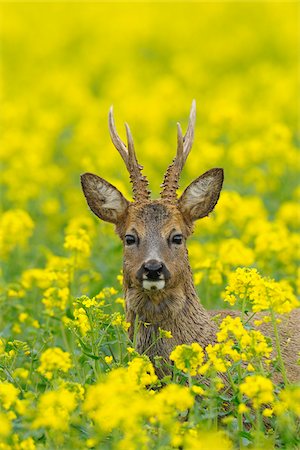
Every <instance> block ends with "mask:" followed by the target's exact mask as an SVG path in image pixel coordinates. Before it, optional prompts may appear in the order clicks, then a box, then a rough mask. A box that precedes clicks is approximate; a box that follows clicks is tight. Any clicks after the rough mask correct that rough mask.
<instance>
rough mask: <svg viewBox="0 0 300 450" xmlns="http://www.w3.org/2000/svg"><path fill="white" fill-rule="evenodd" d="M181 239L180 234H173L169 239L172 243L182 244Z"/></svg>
mask: <svg viewBox="0 0 300 450" xmlns="http://www.w3.org/2000/svg"><path fill="white" fill-rule="evenodd" d="M182 241H183V236H182V234H175V235H174V236H173V237H172V239H171V242H172V244H177V245H180V244H182Z"/></svg>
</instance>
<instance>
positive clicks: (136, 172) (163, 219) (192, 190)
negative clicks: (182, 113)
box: [81, 103, 223, 293]
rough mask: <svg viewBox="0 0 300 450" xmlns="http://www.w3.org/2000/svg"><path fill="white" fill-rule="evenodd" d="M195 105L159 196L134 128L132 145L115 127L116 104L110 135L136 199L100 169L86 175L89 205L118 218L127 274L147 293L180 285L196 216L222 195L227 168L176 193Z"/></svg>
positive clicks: (128, 282) (127, 279) (107, 216)
mask: <svg viewBox="0 0 300 450" xmlns="http://www.w3.org/2000/svg"><path fill="white" fill-rule="evenodd" d="M194 108H195V105H194V103H193V106H192V111H191V116H190V122H189V127H188V131H187V133H186V135H185V137H184V138H183V137H182V133H181V128H180V126H178V148H177V156H176V158H175V160H174V161H173V163H172V164H171V165H170V166H169V168H168V170H167V172H166V175H165V178H164V183H163V191H162V194H161V199H160V200H150V198H149V192H148V190H147V185H148V182H147V180H146V178H145V177H144V176H143V175H142V174H141V166H139V165H138V163H137V160H136V156H135V152H134V148H133V141H132V137H131V134H130V131H129V128H128V126H126V131H127V139H128V148H127V147H126V146H125V144H124V143H123V142H122V141H121V140H120V138H119V137H118V135H117V133H116V130H115V127H114V122H113V116H112V110H111V111H110V117H109V119H110V120H109V124H110V132H111V137H112V140H113V142H114V144H115V146H116V147H117V149H118V150H119V152H120V154H121V156H122V158H123V160H124V161H125V164H126V166H127V168H128V170H129V172H130V178H131V180H132V182H133V193H134V199H135V201H134V202H129V201H128V200H126V199H125V197H124V196H123V195H122V194H121V192H120V191H118V189H116V188H115V187H114V186H113V185H111V184H110V183H108V182H107V181H106V180H104V179H103V178H100V177H98V176H97V175H93V174H90V173H86V174H84V175H82V176H81V183H82V188H83V192H84V195H85V197H86V200H87V203H88V205H89V207H90V208H91V210H92V211H93V212H94V213H95V214H96V215H97V216H98V217H99V218H100V219H102V220H105V221H108V222H112V223H114V224H115V225H116V232H117V233H118V235H119V236H120V238H121V239H122V241H123V245H124V280H125V282H126V286H128V287H129V288H130V287H134V288H135V289H138V290H146V291H147V292H148V293H151V292H153V293H154V292H157V291H160V290H167V289H174V288H176V286H177V285H178V284H179V283H181V282H182V279H183V278H184V274H185V271H186V270H187V268H188V259H187V249H186V239H187V238H188V236H189V235H190V234H191V232H192V228H193V222H194V221H195V220H197V219H200V218H202V217H205V216H207V215H208V214H209V213H210V212H211V211H212V210H213V208H214V206H215V205H216V203H217V201H218V198H219V195H220V191H221V188H222V183H223V170H222V169H211V170H209V171H208V172H205V173H204V174H203V175H201V176H200V177H199V178H197V179H196V180H195V181H193V182H192V183H191V184H190V185H189V186H188V187H187V189H186V190H185V191H184V193H183V194H182V196H181V197H180V198H179V199H177V197H176V189H177V187H178V177H179V174H180V171H181V169H182V167H183V164H184V162H185V160H186V158H187V155H188V152H189V151H190V147H191V140H192V137H193V128H194V116H195V111H194Z"/></svg>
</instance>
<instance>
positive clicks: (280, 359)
mask: <svg viewBox="0 0 300 450" xmlns="http://www.w3.org/2000/svg"><path fill="white" fill-rule="evenodd" d="M271 317H272V322H273V328H274V334H275V344H276V351H277V359H278V361H279V365H280V369H281V374H282V378H283V381H284V384H285V385H288V384H289V380H288V378H287V374H286V370H285V366H284V362H283V359H282V353H281V348H280V338H279V333H278V326H277V322H276V317H275V314H274V311H273V310H272V309H271Z"/></svg>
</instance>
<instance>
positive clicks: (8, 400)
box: [0, 381, 19, 410]
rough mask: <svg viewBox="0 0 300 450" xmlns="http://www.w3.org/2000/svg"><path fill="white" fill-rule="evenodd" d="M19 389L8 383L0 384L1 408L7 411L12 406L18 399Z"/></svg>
mask: <svg viewBox="0 0 300 450" xmlns="http://www.w3.org/2000/svg"><path fill="white" fill-rule="evenodd" d="M18 395H19V389H17V388H16V387H15V386H14V385H13V384H12V383H9V382H8V381H2V382H0V403H1V405H3V408H4V409H6V410H8V409H9V408H11V406H13V405H14V404H15V403H16V401H17V398H18Z"/></svg>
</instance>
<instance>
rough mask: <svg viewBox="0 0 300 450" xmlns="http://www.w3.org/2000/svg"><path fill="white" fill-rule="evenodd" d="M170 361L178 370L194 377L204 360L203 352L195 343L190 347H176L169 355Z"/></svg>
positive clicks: (184, 345)
mask: <svg viewBox="0 0 300 450" xmlns="http://www.w3.org/2000/svg"><path fill="white" fill-rule="evenodd" d="M170 360H171V361H174V363H175V366H176V367H177V368H178V369H179V370H182V372H185V373H189V374H190V375H192V376H194V375H197V373H199V368H200V366H201V365H202V363H203V360H204V352H203V349H202V347H201V346H200V345H199V344H198V343H197V342H194V343H193V344H191V345H187V344H183V345H177V347H175V349H174V350H173V351H172V353H171V354H170Z"/></svg>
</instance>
